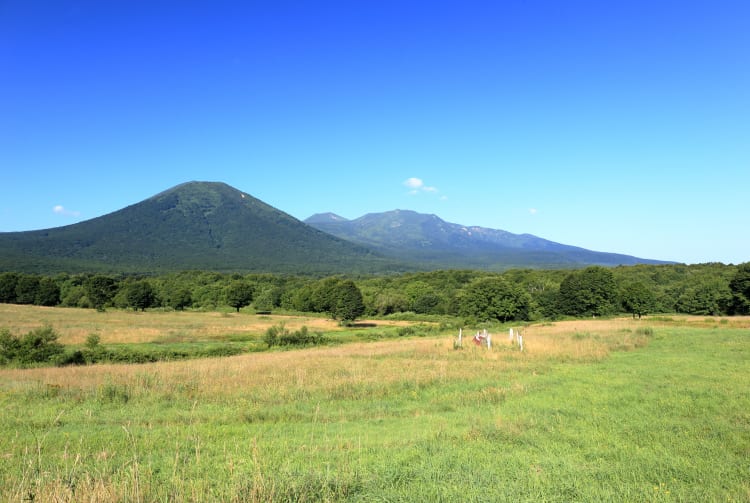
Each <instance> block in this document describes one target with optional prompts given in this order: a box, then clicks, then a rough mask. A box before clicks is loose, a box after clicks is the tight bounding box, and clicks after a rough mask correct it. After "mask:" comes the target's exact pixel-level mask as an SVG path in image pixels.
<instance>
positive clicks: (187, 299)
mask: <svg viewBox="0 0 750 503" xmlns="http://www.w3.org/2000/svg"><path fill="white" fill-rule="evenodd" d="M167 295H168V297H167V305H168V306H169V307H171V308H172V309H176V310H178V311H182V310H183V309H185V308H186V307H190V306H191V305H192V303H193V296H192V294H191V293H190V289H189V288H187V287H186V286H180V287H177V288H175V289H174V290H171V291H169V293H168V294H167Z"/></svg>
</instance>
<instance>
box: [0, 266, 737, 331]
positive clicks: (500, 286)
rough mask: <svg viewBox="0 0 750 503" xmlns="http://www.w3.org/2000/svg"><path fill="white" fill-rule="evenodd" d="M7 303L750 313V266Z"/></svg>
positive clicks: (17, 290) (202, 284) (1, 286)
mask: <svg viewBox="0 0 750 503" xmlns="http://www.w3.org/2000/svg"><path fill="white" fill-rule="evenodd" d="M0 302H2V303H16V304H36V305H41V306H67V307H80V308H93V309H107V308H110V307H114V308H132V309H138V310H145V309H156V308H160V309H174V310H183V309H197V310H216V309H222V308H224V309H226V308H232V309H235V310H237V311H239V310H240V309H242V308H245V307H249V308H251V309H254V310H255V312H271V311H295V312H311V313H327V314H329V315H330V316H332V317H333V318H336V319H340V320H342V321H347V320H353V319H356V318H358V317H360V316H386V315H398V314H401V313H416V314H420V315H452V316H459V317H462V318H463V319H465V320H467V321H475V322H481V321H492V320H497V321H511V320H518V321H524V320H526V321H529V320H539V319H558V318H562V317H569V316H573V317H590V316H606V315H613V314H618V313H630V314H632V315H633V316H641V315H644V314H650V313H685V314H695V315H711V316H713V315H732V314H750V262H749V263H745V264H740V265H737V266H735V265H725V264H719V263H711V264H698V265H673V264H670V265H637V266H627V267H615V268H605V267H599V266H591V267H587V268H585V269H579V270H573V271H571V270H556V271H549V270H532V269H524V270H511V271H506V272H504V273H490V272H482V271H470V270H464V271H461V270H445V271H432V272H420V273H409V274H402V275H393V276H364V277H344V276H329V277H322V278H321V277H309V276H295V275H278V274H274V275H272V274H244V275H243V274H222V273H217V272H205V271H185V272H180V273H170V274H165V275H159V276H128V275H104V274H58V275H55V276H41V275H33V274H24V273H15V272H4V273H0Z"/></svg>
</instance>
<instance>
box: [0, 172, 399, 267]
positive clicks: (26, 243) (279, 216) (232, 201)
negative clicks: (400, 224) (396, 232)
mask: <svg viewBox="0 0 750 503" xmlns="http://www.w3.org/2000/svg"><path fill="white" fill-rule="evenodd" d="M394 268H395V269H396V270H399V267H398V266H397V265H396V264H394V263H393V261H392V260H386V259H384V258H382V257H380V256H378V255H376V254H374V253H372V252H371V251H369V250H368V249H366V248H364V247H362V246H360V245H355V244H352V243H349V242H347V241H344V240H341V239H339V238H336V237H333V236H331V235H329V234H325V233H323V232H321V231H319V230H317V229H314V228H313V227H310V226H308V225H306V224H304V223H302V222H300V221H299V220H297V219H295V218H293V217H291V216H290V215H288V214H286V213H284V212H282V211H279V210H277V209H276V208H273V207H271V206H269V205H267V204H265V203H264V202H262V201H260V200H258V199H256V198H254V197H252V196H250V195H249V194H247V193H244V192H242V191H239V190H237V189H235V188H233V187H230V186H229V185H226V184H224V183H217V182H189V183H185V184H182V185H178V186H176V187H174V188H171V189H169V190H166V191H164V192H162V193H160V194H157V195H155V196H153V197H151V198H149V199H146V200H144V201H142V202H140V203H137V204H134V205H131V206H128V207H126V208H124V209H121V210H119V211H115V212H113V213H110V214H108V215H104V216H101V217H98V218H94V219H91V220H87V221H84V222H80V223H77V224H74V225H69V226H65V227H58V228H53V229H46V230H38V231H28V232H12V233H0V270H14V271H25V272H44V273H49V272H57V271H68V272H76V271H107V272H163V271H171V270H183V269H203V270H216V271H259V272H295V273H332V272H339V271H342V270H345V271H360V272H378V271H383V270H394Z"/></svg>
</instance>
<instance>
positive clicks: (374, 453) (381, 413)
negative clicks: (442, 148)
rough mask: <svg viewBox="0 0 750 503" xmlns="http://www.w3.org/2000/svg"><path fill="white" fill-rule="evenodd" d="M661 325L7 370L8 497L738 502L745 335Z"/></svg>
mask: <svg viewBox="0 0 750 503" xmlns="http://www.w3.org/2000/svg"><path fill="white" fill-rule="evenodd" d="M672 325H673V324H671V323H670V325H669V326H667V327H656V328H654V329H650V330H651V333H650V334H648V336H649V337H650V340H649V344H648V345H647V346H646V347H641V348H639V349H635V350H630V351H622V352H615V353H610V355H609V356H608V357H606V358H604V359H595V360H593V362H592V360H591V359H586V358H579V359H575V358H570V357H560V356H559V355H555V356H549V357H548V356H544V355H535V354H534V353H533V333H532V332H531V330H530V329H529V332H528V333H529V335H528V336H526V338H527V339H528V345H529V348H530V349H529V353H528V354H519V353H517V352H514V351H511V350H510V349H509V348H507V347H503V346H498V348H497V349H496V351H495V353H493V354H492V355H490V356H492V357H491V358H490V357H489V356H488V353H487V352H486V351H484V350H479V349H477V348H474V347H467V348H466V349H465V350H464V351H454V350H453V349H450V348H449V346H448V345H446V344H444V343H443V341H441V340H438V339H422V340H417V341H414V340H412V341H410V342H409V344H407V343H403V344H402V346H401V347H402V348H403V349H400V350H398V349H397V350H389V351H387V352H382V353H378V352H376V350H375V348H381V347H385V346H383V345H385V344H390V345H393V344H396V345H398V344H399V343H400V342H401V341H400V340H395V341H387V342H377V343H368V344H365V345H362V346H361V348H362V349H361V350H357V351H352V352H349V353H345V351H347V350H346V348H345V347H342V348H341V349H340V350H337V349H335V348H328V349H324V350H306V351H303V352H287V353H284V354H265V355H246V356H242V357H237V358H232V359H225V360H222V362H224V361H225V362H226V363H223V364H220V365H215V366H212V367H210V369H211V370H210V371H206V370H204V369H203V367H200V365H201V364H202V362H198V361H194V362H179V363H169V364H159V365H160V366H151V365H146V366H137V367H136V368H134V367H130V368H128V369H127V370H122V369H121V368H119V367H111V368H109V367H107V368H102V369H101V373H102V375H103V376H104V377H101V378H100V379H99V380H98V381H91V382H88V381H86V382H83V380H84V378H85V376H84V375H83V374H82V375H78V374H65V372H73V371H80V372H84V371H86V369H50V370H49V372H53V371H54V372H55V373H54V374H44V373H43V372H44V371H45V369H34V370H33V371H34V372H39V373H38V374H33V375H34V376H35V377H33V378H32V377H30V374H28V372H29V371H21V370H16V371H12V372H11V371H7V372H6V373H5V374H3V375H2V379H0V500H10V501H21V500H23V499H24V498H26V499H36V500H37V501H43V500H50V499H53V498H57V499H58V500H61V501H66V500H69V501H114V500H118V501H121V500H129V501H344V500H345V501H514V502H515V501H534V502H536V501H561V502H562V501H565V502H567V501H722V502H725V501H735V502H740V501H750V482H749V480H750V477H749V476H748V475H750V396H749V394H748V393H747V390H748V389H750V363H749V362H750V359H749V358H748V350H749V349H750V340H749V339H748V332H747V330H741V329H732V328H724V327H722V328H696V327H687V326H672ZM635 331H637V330H634V332H635ZM641 332H645V330H641ZM630 335H631V334H628V333H624V332H623V331H620V332H619V333H618V334H617V335H616V336H615V337H616V338H622V337H628V336H630ZM560 337H566V338H567V339H570V340H573V341H575V342H576V343H581V344H584V343H590V342H592V341H594V342H596V341H600V340H606V338H607V335H606V334H600V333H598V332H596V331H595V329H592V328H591V326H589V327H588V328H587V331H585V332H571V333H570V334H567V335H565V336H560ZM592 343H593V342H592ZM379 345H380V346H379ZM615 345H616V344H615ZM388 347H391V346H388ZM397 347H398V346H397ZM370 348H372V349H370ZM337 351H341V352H340V353H339V352H337ZM262 358H266V359H268V360H263V359H262ZM271 358H273V360H271ZM309 360H312V363H310V362H309ZM306 361H307V363H306ZM285 362H286V363H285ZM209 364H210V363H205V365H209ZM235 367H236V369H239V373H237V374H235V373H234V372H235ZM258 367H262V368H260V369H258ZM89 370H91V369H89ZM95 370H99V369H95ZM255 371H257V372H258V373H257V374H253V377H252V378H251V379H249V380H247V381H240V377H239V376H240V375H241V373H242V372H255ZM36 376H38V377H36ZM222 376H223V377H227V378H228V381H227V382H234V380H235V379H237V381H240V382H238V383H237V385H236V386H234V387H229V386H227V385H222V384H221V383H222V382H223V381H220V379H221V378H222ZM63 379H70V380H75V379H80V381H76V382H74V383H72V382H70V381H65V380H63ZM87 383H88V384H87Z"/></svg>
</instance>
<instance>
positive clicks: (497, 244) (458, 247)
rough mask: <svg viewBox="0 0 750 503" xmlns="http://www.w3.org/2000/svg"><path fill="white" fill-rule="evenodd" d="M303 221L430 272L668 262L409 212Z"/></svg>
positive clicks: (329, 215) (327, 216)
mask: <svg viewBox="0 0 750 503" xmlns="http://www.w3.org/2000/svg"><path fill="white" fill-rule="evenodd" d="M305 223H307V224H309V225H311V226H313V227H316V228H317V229H320V230H321V231H324V232H327V233H329V234H332V235H334V236H337V237H340V238H341V239H345V240H347V241H351V242H353V243H358V244H360V245H362V246H366V247H368V248H370V249H373V250H375V251H377V252H379V253H381V254H383V255H385V256H392V257H398V258H400V259H402V260H408V261H416V262H419V263H421V264H422V265H426V264H429V265H430V266H431V268H435V267H466V268H476V269H489V270H504V269H508V268H513V267H534V268H570V267H582V266H586V265H602V266H616V265H634V264H665V263H669V262H663V261H658V260H649V259H643V258H637V257H632V256H629V255H622V254H617V253H604V252H596V251H591V250H586V249H584V248H579V247H576V246H569V245H564V244H560V243H555V242H553V241H548V240H546V239H542V238H539V237H537V236H533V235H531V234H513V233H510V232H507V231H503V230H497V229H488V228H485V227H476V226H471V227H470V226H465V225H460V224H454V223H449V222H446V221H444V220H442V219H440V218H439V217H437V216H436V215H425V214H422V213H416V212H414V211H408V210H394V211H388V212H385V213H368V214H367V215H364V216H362V217H359V218H357V219H354V220H347V219H346V218H344V217H341V216H339V215H336V214H334V213H318V214H315V215H313V216H311V217H309V218H308V219H306V220H305Z"/></svg>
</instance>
